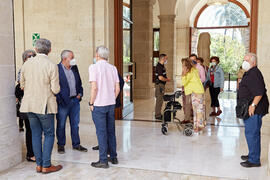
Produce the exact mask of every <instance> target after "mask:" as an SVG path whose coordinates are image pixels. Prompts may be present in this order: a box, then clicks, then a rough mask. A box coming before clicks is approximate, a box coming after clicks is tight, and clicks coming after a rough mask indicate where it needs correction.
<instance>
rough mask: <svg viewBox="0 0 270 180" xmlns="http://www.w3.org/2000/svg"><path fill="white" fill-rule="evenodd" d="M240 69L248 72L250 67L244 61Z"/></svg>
mask: <svg viewBox="0 0 270 180" xmlns="http://www.w3.org/2000/svg"><path fill="white" fill-rule="evenodd" d="M242 68H243V69H244V70H245V71H248V70H249V69H250V68H251V66H250V64H249V63H248V62H247V61H244V62H243V64H242Z"/></svg>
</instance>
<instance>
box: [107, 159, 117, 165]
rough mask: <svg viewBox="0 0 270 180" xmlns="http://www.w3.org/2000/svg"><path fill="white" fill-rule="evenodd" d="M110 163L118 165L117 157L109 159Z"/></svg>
mask: <svg viewBox="0 0 270 180" xmlns="http://www.w3.org/2000/svg"><path fill="white" fill-rule="evenodd" d="M108 161H109V162H111V163H112V164H118V159H117V157H115V158H110V157H108Z"/></svg>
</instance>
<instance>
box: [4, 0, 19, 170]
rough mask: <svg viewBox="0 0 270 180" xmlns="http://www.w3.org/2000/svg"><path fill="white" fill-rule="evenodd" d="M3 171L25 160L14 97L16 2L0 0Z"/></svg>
mask: <svg viewBox="0 0 270 180" xmlns="http://www.w3.org/2000/svg"><path fill="white" fill-rule="evenodd" d="M0 24H1V28H0V84H1V89H0V154H1V156H0V171H3V170H6V169H8V168H10V167H12V166H14V165H16V164H18V163H20V162H21V160H22V145H21V142H20V140H21V138H20V137H19V131H18V126H17V124H16V110H15V97H14V89H15V87H14V84H15V66H14V30H13V3H12V1H10V0H2V1H0Z"/></svg>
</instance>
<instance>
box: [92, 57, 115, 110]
mask: <svg viewBox="0 0 270 180" xmlns="http://www.w3.org/2000/svg"><path fill="white" fill-rule="evenodd" d="M89 82H96V83H97V88H98V90H97V96H96V99H95V102H94V106H109V105H114V104H115V84H116V83H119V77H118V72H117V69H116V67H115V66H113V65H111V64H109V63H108V62H107V61H105V60H99V61H98V62H97V63H96V64H93V65H90V66H89Z"/></svg>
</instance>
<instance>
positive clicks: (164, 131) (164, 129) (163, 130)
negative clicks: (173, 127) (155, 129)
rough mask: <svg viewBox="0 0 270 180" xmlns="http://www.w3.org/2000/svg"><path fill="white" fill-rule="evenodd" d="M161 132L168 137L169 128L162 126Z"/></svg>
mask: <svg viewBox="0 0 270 180" xmlns="http://www.w3.org/2000/svg"><path fill="white" fill-rule="evenodd" d="M161 132H162V134H164V135H166V134H167V133H168V127H166V126H163V125H162V128H161Z"/></svg>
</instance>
